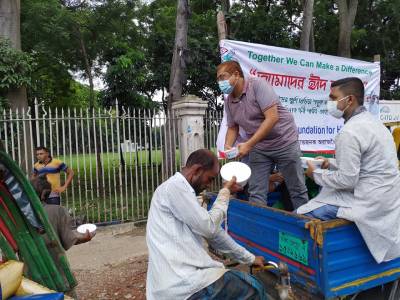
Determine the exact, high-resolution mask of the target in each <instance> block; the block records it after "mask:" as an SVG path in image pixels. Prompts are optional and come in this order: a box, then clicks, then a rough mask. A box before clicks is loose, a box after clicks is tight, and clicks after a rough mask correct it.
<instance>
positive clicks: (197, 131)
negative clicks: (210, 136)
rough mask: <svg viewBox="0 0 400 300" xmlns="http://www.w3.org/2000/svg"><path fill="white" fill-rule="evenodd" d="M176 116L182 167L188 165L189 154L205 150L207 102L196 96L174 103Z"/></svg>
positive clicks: (186, 97) (189, 96)
mask: <svg viewBox="0 0 400 300" xmlns="http://www.w3.org/2000/svg"><path fill="white" fill-rule="evenodd" d="M172 109H173V111H174V115H175V116H176V117H177V118H178V136H179V145H180V158H181V166H184V165H185V163H186V160H187V158H188V157H189V154H190V153H192V152H193V151H195V150H197V149H201V148H204V116H205V113H206V109H207V102H205V101H203V100H201V99H200V98H198V97H196V96H194V95H187V96H185V97H183V98H182V100H179V101H176V102H173V103H172Z"/></svg>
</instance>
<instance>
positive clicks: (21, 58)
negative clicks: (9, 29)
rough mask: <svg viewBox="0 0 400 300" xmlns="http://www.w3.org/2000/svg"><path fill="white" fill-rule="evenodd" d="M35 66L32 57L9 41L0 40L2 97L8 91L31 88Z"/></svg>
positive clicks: (0, 88)
mask: <svg viewBox="0 0 400 300" xmlns="http://www.w3.org/2000/svg"><path fill="white" fill-rule="evenodd" d="M34 66H35V63H34V59H33V57H32V56H31V55H29V54H27V53H24V52H22V51H20V50H17V49H15V48H13V47H11V44H10V42H9V41H8V40H5V39H1V38H0V78H1V80H0V95H3V96H4V95H5V93H6V92H7V90H9V89H12V88H18V87H21V86H24V85H25V86H31V85H32V80H31V73H32V70H33V68H34Z"/></svg>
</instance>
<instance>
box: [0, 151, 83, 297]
mask: <svg viewBox="0 0 400 300" xmlns="http://www.w3.org/2000/svg"><path fill="white" fill-rule="evenodd" d="M0 162H1V163H2V164H4V166H5V167H6V168H7V169H8V170H9V171H10V172H11V174H12V175H13V176H14V177H15V179H16V180H17V182H18V183H19V184H20V186H21V188H22V190H23V192H24V193H26V195H27V197H28V199H29V201H30V203H31V205H32V208H33V210H34V211H35V213H36V215H37V217H38V219H39V220H40V222H41V223H42V224H43V227H44V231H45V233H44V235H46V236H47V239H48V242H49V243H50V244H51V245H53V246H54V248H53V249H54V251H50V252H55V253H57V255H51V253H50V252H49V251H48V249H47V247H46V243H45V241H44V240H43V235H42V234H39V233H38V232H37V230H36V229H35V228H33V227H32V226H31V225H30V224H29V222H28V221H27V220H26V218H25V216H24V215H23V214H22V213H21V211H20V210H19V208H18V206H17V205H16V203H15V201H14V199H11V195H10V194H9V193H7V192H5V191H2V190H1V189H0V197H2V198H3V199H4V201H5V203H6V205H7V207H8V209H9V210H10V211H11V212H12V215H13V217H14V218H15V220H16V223H17V225H15V224H12V222H11V220H9V218H8V217H7V215H6V212H5V210H4V209H1V207H0V217H1V218H2V219H5V220H4V221H5V222H6V225H7V226H8V227H9V229H10V231H11V232H12V234H13V236H14V238H15V240H16V242H17V244H18V248H19V254H20V257H21V260H23V261H24V262H25V263H26V264H27V266H28V270H29V271H28V272H29V277H31V279H33V280H34V281H37V282H39V283H41V284H43V285H45V286H47V287H49V288H51V289H54V290H57V291H68V290H71V289H72V288H73V287H74V286H76V284H77V281H76V279H75V277H74V275H73V274H72V272H71V269H70V267H69V263H68V260H67V257H66V254H65V251H64V249H63V248H62V246H61V243H60V241H59V239H58V236H57V234H56V233H55V231H54V229H53V227H52V226H51V224H50V222H49V220H48V218H47V214H46V212H45V211H44V209H43V206H42V204H41V202H40V200H39V198H38V196H37V195H36V192H35V191H34V189H33V187H32V186H31V185H30V183H29V181H28V180H27V178H26V177H25V175H24V174H23V172H22V171H21V170H20V168H19V167H18V166H17V165H16V164H15V162H14V161H13V160H12V159H11V158H10V157H9V156H8V154H7V153H5V152H4V151H1V150H0ZM0 246H1V247H2V249H3V245H2V244H0ZM64 278H65V279H66V281H65V280H64Z"/></svg>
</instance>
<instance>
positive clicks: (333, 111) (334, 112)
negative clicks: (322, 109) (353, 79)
mask: <svg viewBox="0 0 400 300" xmlns="http://www.w3.org/2000/svg"><path fill="white" fill-rule="evenodd" d="M347 98H349V96H346V97H343V98H341V99H339V100H335V101H332V100H328V101H327V103H326V105H327V108H328V113H329V114H330V115H331V116H332V117H335V118H337V119H340V118H341V117H343V114H344V112H345V111H346V109H347V108H348V107H349V106H347V107H346V108H345V109H344V110H340V109H338V108H337V105H338V103H339V102H340V101H342V100H344V99H347Z"/></svg>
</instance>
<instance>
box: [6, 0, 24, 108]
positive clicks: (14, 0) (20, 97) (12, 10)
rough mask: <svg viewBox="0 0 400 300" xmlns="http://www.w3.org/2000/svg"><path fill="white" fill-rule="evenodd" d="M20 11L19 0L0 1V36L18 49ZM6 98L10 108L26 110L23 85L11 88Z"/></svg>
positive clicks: (19, 44) (19, 45) (19, 47)
mask: <svg viewBox="0 0 400 300" xmlns="http://www.w3.org/2000/svg"><path fill="white" fill-rule="evenodd" d="M20 11H21V2H20V0H1V1H0V36H1V37H3V38H6V39H9V40H10V42H11V46H12V47H13V48H15V49H18V50H21V31H20ZM7 99H8V101H9V103H10V106H11V108H12V109H16V108H18V109H22V108H24V109H25V111H26V110H27V108H28V100H27V97H26V88H25V87H20V88H16V89H11V90H10V91H9V92H8V94H7Z"/></svg>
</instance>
